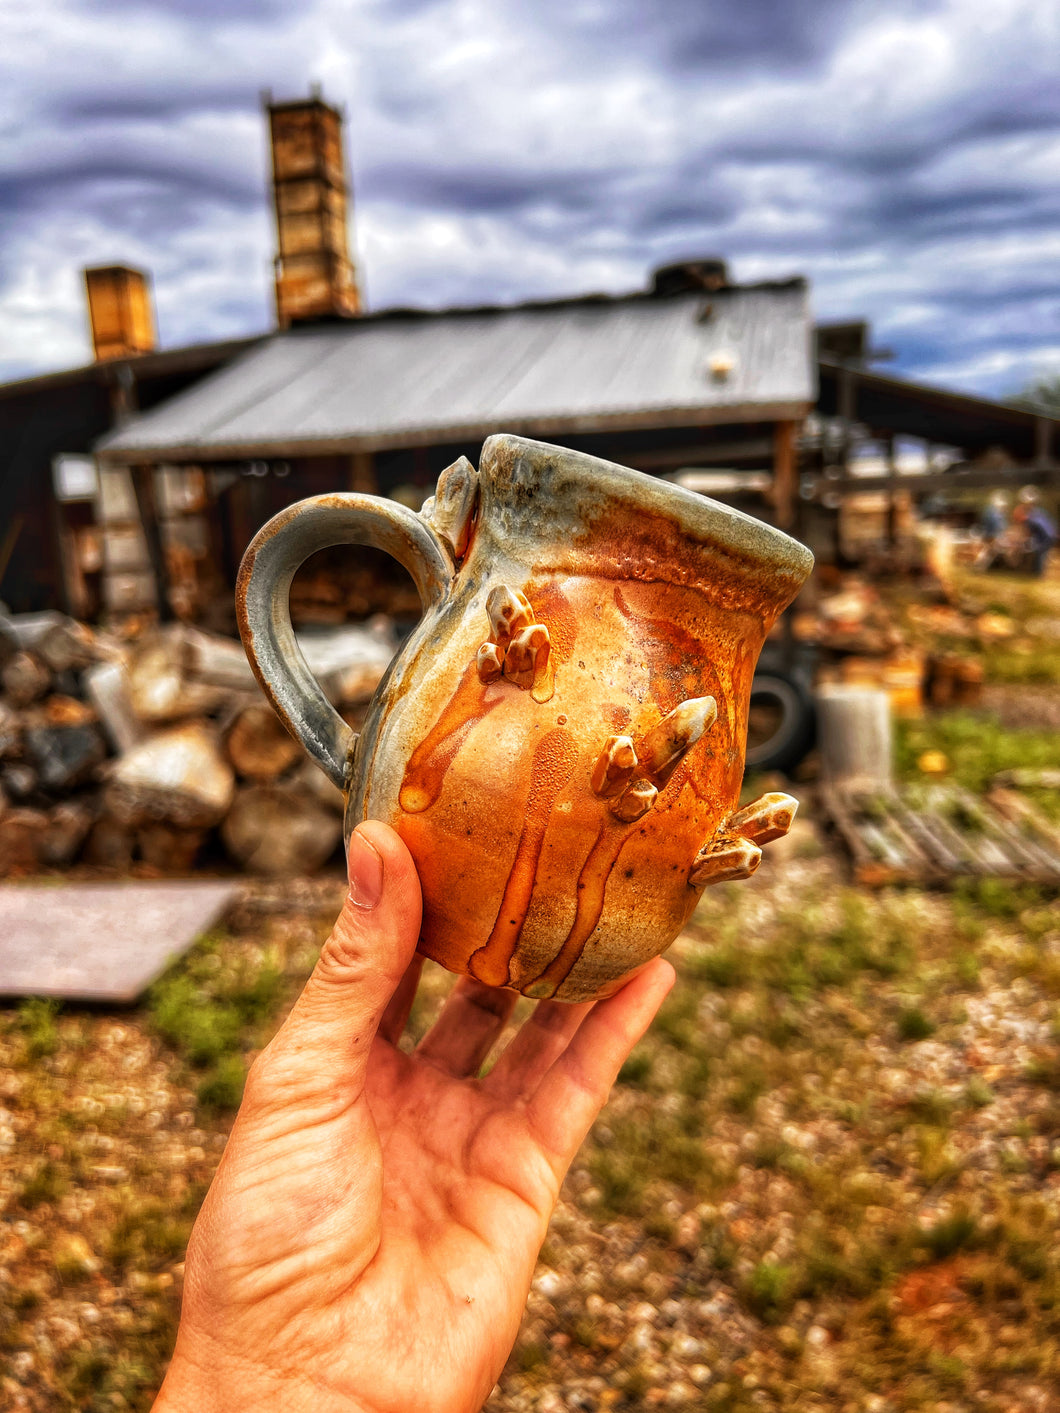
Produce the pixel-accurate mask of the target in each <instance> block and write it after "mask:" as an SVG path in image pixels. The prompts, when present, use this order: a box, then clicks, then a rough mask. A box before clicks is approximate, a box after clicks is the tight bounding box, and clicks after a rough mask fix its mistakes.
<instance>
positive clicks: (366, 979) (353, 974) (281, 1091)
mask: <svg viewBox="0 0 1060 1413" xmlns="http://www.w3.org/2000/svg"><path fill="white" fill-rule="evenodd" d="M348 862H349V878H350V888H349V892H348V894H347V896H346V902H345V904H344V905H343V909H342V912H341V913H340V915H339V918H338V921H337V922H336V923H335V926H334V928H333V929H332V932H331V936H330V937H329V938H328V939H327V941H326V942H325V943H324V946H323V949H322V951H321V954H320V959H319V961H318V962H317V964H316V966H315V968H314V969H313V973H312V975H311V976H310V978H309V980H308V981H307V982H306V986H305V990H304V991H303V992H302V994H301V996H300V997H299V998H298V1000H297V1001H296V1002H295V1004H294V1007H293V1008H292V1010H291V1012H290V1014H289V1015H288V1017H287V1019H286V1021H285V1022H284V1023H283V1025H282V1026H281V1027H280V1029H279V1031H278V1032H277V1033H276V1036H275V1038H274V1039H273V1041H272V1043H271V1044H270V1045H269V1046H268V1048H267V1049H266V1050H265V1051H263V1052H262V1054H261V1055H260V1056H259V1057H258V1063H257V1064H256V1065H255V1068H256V1069H258V1071H259V1073H258V1075H257V1076H256V1077H255V1078H256V1079H257V1080H258V1081H259V1083H258V1084H256V1085H255V1088H256V1089H257V1090H258V1093H259V1096H260V1097H261V1098H265V1097H266V1095H265V1094H264V1093H262V1091H263V1090H264V1091H266V1092H267V1091H269V1090H273V1091H274V1092H273V1093H272V1094H271V1095H269V1097H270V1098H271V1099H272V1101H273V1102H274V1103H275V1102H276V1100H278V1099H279V1100H280V1102H282V1103H283V1104H284V1105H286V1103H288V1102H293V1103H297V1104H298V1105H299V1106H303V1105H305V1104H306V1103H310V1104H312V1102H313V1100H314V1099H315V1098H318V1097H319V1099H321V1100H323V1101H325V1103H326V1105H327V1107H329V1108H330V1107H332V1106H333V1105H334V1104H335V1103H336V1101H337V1102H338V1103H339V1104H340V1105H343V1106H344V1105H345V1104H348V1103H350V1102H351V1101H353V1100H355V1099H357V1098H358V1097H359V1096H360V1093H361V1091H362V1090H363V1088H364V1081H365V1074H366V1071H367V1067H368V1054H369V1051H370V1049H371V1045H372V1041H373V1040H374V1039H375V1034H376V1031H377V1029H378V1027H379V1022H380V1020H381V1018H382V1015H383V1012H384V1010H385V1009H386V1006H387V1002H388V1001H389V1000H390V997H391V996H392V995H393V993H394V991H395V990H396V989H397V986H398V983H399V982H400V981H401V978H402V976H403V975H404V973H405V971H406V969H407V967H408V965H409V962H410V961H411V960H412V955H413V953H414V952H415V950H416V942H417V940H418V938H419V933H420V911H421V904H420V885H419V879H418V878H417V876H416V868H415V865H414V863H413V861H412V855H411V854H410V853H409V851H408V849H407V848H406V847H405V845H404V843H403V842H402V841H401V839H400V838H399V837H398V835H397V834H396V833H395V832H394V830H393V829H391V828H390V826H389V825H386V824H382V823H380V822H379V821H377V820H366V821H365V822H364V823H362V824H359V825H358V826H357V828H356V829H355V830H354V832H353V834H352V835H351V837H350V847H349V858H348ZM252 1073H253V1072H252Z"/></svg>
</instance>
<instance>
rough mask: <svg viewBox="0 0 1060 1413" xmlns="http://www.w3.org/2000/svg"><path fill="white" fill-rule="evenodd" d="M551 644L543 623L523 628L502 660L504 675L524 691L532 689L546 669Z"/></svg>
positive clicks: (510, 644) (509, 645)
mask: <svg viewBox="0 0 1060 1413" xmlns="http://www.w3.org/2000/svg"><path fill="white" fill-rule="evenodd" d="M550 647H551V643H550V641H549V636H548V629H547V628H546V627H545V625H544V624H543V623H533V624H531V625H530V627H529V628H524V629H523V630H522V631H521V632H520V633H517V634H516V636H515V637H514V638H513V639H512V640H511V642H510V643H509V644H508V651H507V653H506V654H505V658H504V675H505V677H507V678H509V680H510V681H512V682H514V683H515V685H516V686H517V687H522V688H523V689H524V690H527V689H528V688H530V687H532V686H533V685H534V683H535V682H537V681H538V680H539V679H540V678H541V677H543V676H544V674H545V671H546V669H547V668H548V654H549V649H550Z"/></svg>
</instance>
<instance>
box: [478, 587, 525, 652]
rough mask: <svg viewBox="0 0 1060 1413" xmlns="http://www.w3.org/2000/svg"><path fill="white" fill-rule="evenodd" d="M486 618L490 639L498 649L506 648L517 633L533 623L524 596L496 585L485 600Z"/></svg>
mask: <svg viewBox="0 0 1060 1413" xmlns="http://www.w3.org/2000/svg"><path fill="white" fill-rule="evenodd" d="M486 616H487V617H488V619H489V622H490V637H491V638H492V640H493V641H494V642H495V643H496V644H497V646H498V647H499V648H507V646H508V644H509V643H510V642H511V640H512V639H513V638H514V637H515V635H516V634H517V633H521V632H522V631H523V629H524V628H529V627H530V625H531V624H532V623H533V621H534V610H533V609H532V608H531V607H530V601H529V599H528V598H527V597H526V595H525V594H521V593H520V592H519V590H518V589H509V587H508V585H507V584H498V585H497V587H496V588H495V589H491V590H490V594H489V598H488V599H487V600H486Z"/></svg>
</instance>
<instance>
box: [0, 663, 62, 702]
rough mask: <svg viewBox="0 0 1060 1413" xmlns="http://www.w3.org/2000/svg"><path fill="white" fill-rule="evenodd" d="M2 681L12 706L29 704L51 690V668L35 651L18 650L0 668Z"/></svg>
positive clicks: (0, 679) (0, 680)
mask: <svg viewBox="0 0 1060 1413" xmlns="http://www.w3.org/2000/svg"><path fill="white" fill-rule="evenodd" d="M0 682H2V683H3V688H4V691H5V692H6V693H7V697H8V700H9V701H10V703H11V705H12V706H15V707H24V706H29V704H30V702H35V701H37V700H38V699H39V698H40V697H43V696H44V694H45V693H46V692H48V691H50V690H51V685H52V674H51V669H50V668H49V667H48V665H47V663H45V662H43V661H42V660H41V659H40V658H39V657H37V655H36V654H35V653H31V652H26V651H22V652H17V653H15V655H14V657H12V658H9V659H8V661H7V662H5V663H4V666H3V668H2V669H0Z"/></svg>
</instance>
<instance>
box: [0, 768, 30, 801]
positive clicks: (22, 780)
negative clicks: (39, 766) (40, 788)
mask: <svg viewBox="0 0 1060 1413" xmlns="http://www.w3.org/2000/svg"><path fill="white" fill-rule="evenodd" d="M0 785H3V787H4V791H5V793H6V794H7V795H8V797H9V798H10V799H12V800H16V801H17V800H28V799H29V797H30V796H31V795H33V794H35V793H36V790H37V772H36V771H35V770H34V769H33V767H32V766H31V765H27V764H26V762H25V761H22V760H13V761H10V762H9V763H8V764H7V765H5V766H4V768H3V770H0Z"/></svg>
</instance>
